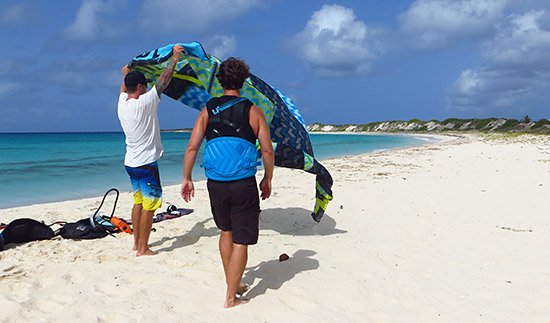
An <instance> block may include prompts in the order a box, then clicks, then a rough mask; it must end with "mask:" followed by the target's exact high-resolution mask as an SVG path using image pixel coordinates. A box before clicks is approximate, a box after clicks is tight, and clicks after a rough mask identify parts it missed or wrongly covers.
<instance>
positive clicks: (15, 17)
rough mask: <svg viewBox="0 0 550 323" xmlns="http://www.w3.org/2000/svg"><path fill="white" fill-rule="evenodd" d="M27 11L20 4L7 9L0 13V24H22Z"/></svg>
mask: <svg viewBox="0 0 550 323" xmlns="http://www.w3.org/2000/svg"><path fill="white" fill-rule="evenodd" d="M27 9H28V8H27V6H26V5H25V4H21V3H18V4H15V5H13V6H11V7H7V8H6V9H5V10H3V11H2V12H0V24H12V23H18V22H24V21H25V20H26V18H25V12H26V11H27Z"/></svg>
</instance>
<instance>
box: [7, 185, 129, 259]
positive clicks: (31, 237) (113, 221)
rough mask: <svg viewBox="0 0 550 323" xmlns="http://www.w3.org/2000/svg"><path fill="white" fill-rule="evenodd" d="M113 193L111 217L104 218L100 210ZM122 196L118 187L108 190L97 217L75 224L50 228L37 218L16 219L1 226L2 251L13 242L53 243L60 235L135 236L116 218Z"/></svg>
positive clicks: (73, 236)
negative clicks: (121, 233)
mask: <svg viewBox="0 0 550 323" xmlns="http://www.w3.org/2000/svg"><path fill="white" fill-rule="evenodd" d="M111 192H115V193H116V197H115V201H114V205H113V209H112V211H111V215H110V216H104V215H100V213H99V211H100V210H101V207H102V206H103V203H104V202H105V198H106V197H107V195H109V193H111ZM119 194H120V193H119V191H118V190H117V189H116V188H112V189H110V190H108V191H107V193H105V195H103V199H102V200H101V204H100V205H99V207H98V208H97V210H96V211H95V212H94V214H92V215H91V216H89V217H86V218H84V219H81V220H78V221H76V222H74V223H68V222H65V221H57V222H54V223H52V224H50V225H46V224H45V223H44V222H39V221H37V220H34V219H28V218H21V219H16V220H13V221H12V222H10V223H9V224H7V225H2V227H0V229H2V228H3V230H2V231H1V232H0V250H4V246H5V245H7V244H9V243H24V242H31V241H38V240H49V239H51V238H53V237H56V236H58V235H59V236H61V237H63V238H65V239H78V240H80V239H98V238H103V237H106V236H108V235H110V234H114V233H118V232H126V233H130V234H132V229H131V227H130V225H129V224H128V223H127V222H126V221H124V220H123V219H120V218H117V217H115V216H114V213H115V209H116V204H117V201H118V196H119ZM56 224H57V225H60V226H61V228H60V229H58V230H55V231H54V230H53V229H52V226H54V225H56Z"/></svg>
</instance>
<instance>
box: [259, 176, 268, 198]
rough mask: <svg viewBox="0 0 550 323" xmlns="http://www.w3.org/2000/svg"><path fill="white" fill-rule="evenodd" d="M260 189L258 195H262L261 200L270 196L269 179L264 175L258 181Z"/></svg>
mask: <svg viewBox="0 0 550 323" xmlns="http://www.w3.org/2000/svg"><path fill="white" fill-rule="evenodd" d="M260 191H262V194H261V195H260V196H261V197H262V200H265V199H267V198H269V197H270V196H271V179H270V178H267V177H264V178H263V179H262V181H261V182H260Z"/></svg>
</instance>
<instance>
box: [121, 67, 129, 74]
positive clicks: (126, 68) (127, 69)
mask: <svg viewBox="0 0 550 323" xmlns="http://www.w3.org/2000/svg"><path fill="white" fill-rule="evenodd" d="M129 72H130V69H129V68H128V65H124V67H122V69H121V70H120V73H122V76H126V74H128V73H129Z"/></svg>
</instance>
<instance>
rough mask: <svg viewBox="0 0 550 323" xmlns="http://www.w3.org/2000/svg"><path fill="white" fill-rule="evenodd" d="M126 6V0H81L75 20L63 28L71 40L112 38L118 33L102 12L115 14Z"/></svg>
mask: <svg viewBox="0 0 550 323" xmlns="http://www.w3.org/2000/svg"><path fill="white" fill-rule="evenodd" d="M125 6H126V0H83V1H82V4H81V5H80V8H79V9H78V11H77V12H76V17H75V21H74V22H73V23H72V24H71V25H69V27H67V29H65V35H66V36H67V37H68V38H69V39H73V40H94V39H96V38H100V37H101V38H113V37H116V36H118V35H120V31H119V30H118V29H117V28H114V27H113V25H112V23H110V22H107V21H105V19H104V18H103V17H102V15H103V14H115V13H117V11H118V10H119V9H121V8H124V7H125Z"/></svg>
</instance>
